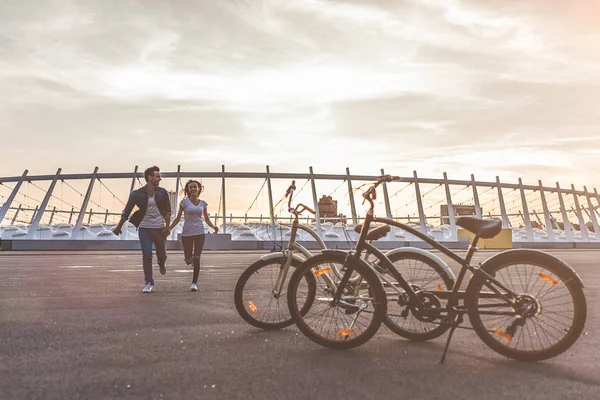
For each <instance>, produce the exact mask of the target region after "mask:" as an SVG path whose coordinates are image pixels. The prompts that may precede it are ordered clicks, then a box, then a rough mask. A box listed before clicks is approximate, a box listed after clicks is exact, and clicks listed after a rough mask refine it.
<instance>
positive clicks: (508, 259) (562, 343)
mask: <svg viewBox="0 0 600 400" xmlns="http://www.w3.org/2000/svg"><path fill="white" fill-rule="evenodd" d="M397 179H398V177H391V176H389V175H386V176H383V177H380V178H379V179H378V180H377V181H376V182H375V183H374V184H372V185H371V187H370V188H369V189H368V190H367V191H366V192H365V193H364V194H363V197H364V200H365V201H367V202H368V203H369V208H368V211H367V214H366V218H365V221H364V224H363V226H362V229H361V232H360V237H359V239H358V242H357V244H356V248H355V250H354V251H352V252H350V253H349V254H347V255H346V256H344V257H343V259H342V257H341V255H340V254H335V253H329V252H324V253H323V254H322V255H319V256H315V257H313V258H310V259H308V260H307V261H305V262H304V263H303V264H302V265H301V266H300V267H299V268H297V269H296V271H295V272H294V273H293V274H292V277H291V278H290V282H289V286H288V306H289V311H290V314H291V315H292V318H293V319H294V322H296V325H297V326H298V328H299V329H300V331H302V333H303V334H304V335H305V336H307V337H308V338H309V339H311V340H312V341H314V342H316V343H318V344H320V345H322V346H325V347H329V348H334V349H347V348H352V347H356V346H358V345H361V344H363V343H365V342H366V341H368V340H369V339H370V338H371V337H372V336H373V335H374V334H375V333H376V332H377V330H378V328H379V326H380V324H381V322H382V320H383V319H384V317H385V311H386V308H387V303H388V301H389V299H388V298H387V297H386V296H388V295H386V293H385V292H384V290H383V287H382V285H381V283H380V281H379V280H378V279H376V278H377V274H376V272H375V271H376V269H377V268H379V269H381V270H384V271H386V272H387V273H389V274H390V275H392V276H393V277H394V279H395V280H396V284H397V286H399V287H400V289H401V292H402V293H401V294H400V295H399V296H398V299H397V300H396V302H397V303H398V305H399V306H400V307H402V315H404V316H407V315H408V314H411V315H412V316H414V317H415V318H416V319H418V320H419V321H423V322H426V323H433V324H436V325H437V326H439V327H440V331H438V332H436V335H437V334H441V333H444V332H445V331H447V330H450V333H449V335H448V338H447V341H446V345H445V347H444V352H443V354H442V358H441V360H440V362H441V363H443V362H444V360H445V357H446V354H447V351H448V348H449V345H450V341H451V338H452V335H453V333H454V331H455V330H456V328H458V327H459V326H460V325H461V324H462V323H463V322H464V314H467V316H468V318H469V321H470V323H471V326H472V328H471V329H473V330H475V332H476V333H477V335H478V336H479V337H480V338H481V340H482V341H483V342H484V343H485V344H486V345H488V346H489V347H490V348H491V349H493V350H494V351H496V352H498V353H500V354H502V355H504V356H506V357H509V358H513V359H516V360H522V361H541V360H545V359H548V358H552V357H555V356H557V355H559V354H561V353H562V352H564V351H566V350H567V349H568V348H570V347H571V346H572V345H573V344H574V343H575V342H576V341H577V339H578V338H579V336H580V335H581V332H582V331H583V328H584V326H585V320H586V315H587V304H586V299H585V294H584V292H583V287H584V285H583V282H582V280H581V278H580V277H579V275H577V273H576V272H575V271H574V270H573V268H571V267H570V266H569V265H567V264H566V263H564V262H563V261H562V260H560V259H558V258H556V257H554V256H551V255H549V254H546V253H543V252H541V251H537V250H527V249H518V250H506V251H502V252H500V253H497V254H495V255H493V256H492V257H490V258H488V259H486V260H485V261H483V262H481V263H479V265H477V266H473V265H471V264H470V263H471V260H472V258H473V255H474V254H475V252H476V250H477V247H476V246H477V243H478V241H479V240H480V239H489V238H493V237H494V236H496V235H497V234H498V233H500V231H501V229H502V222H501V221H500V220H497V219H492V220H479V219H476V218H472V217H460V218H458V219H457V221H456V224H457V225H458V226H461V227H463V228H465V229H466V230H468V231H470V232H472V233H473V234H474V238H473V241H472V243H471V244H470V246H469V248H468V250H467V254H466V256H465V258H462V257H460V256H459V255H457V254H456V253H454V252H452V251H451V250H450V249H448V248H447V247H445V246H443V245H442V244H440V243H438V242H436V241H435V240H433V239H431V238H429V237H428V236H427V235H425V234H423V233H422V232H420V231H418V230H416V229H413V228H411V227H410V226H407V225H405V224H402V223H399V222H396V221H393V220H391V219H386V218H377V217H375V216H374V202H373V200H375V199H376V189H377V187H378V186H379V185H380V184H381V183H383V182H392V181H394V180H397ZM374 222H375V223H377V222H378V223H383V224H385V225H387V226H395V227H398V228H400V229H403V230H405V231H408V232H410V233H412V234H413V235H415V236H417V237H419V238H421V239H422V240H423V241H425V242H426V243H428V244H429V245H431V246H432V247H433V248H435V249H437V250H439V251H440V252H442V253H443V254H445V255H447V256H448V257H450V258H451V259H452V260H454V261H456V262H457V263H459V264H460V266H461V269H460V272H459V274H458V278H457V280H456V282H454V283H453V285H452V286H451V288H450V289H445V290H444V288H442V287H438V288H437V290H422V289H421V288H419V287H415V286H414V285H411V284H409V283H408V282H407V281H406V280H405V278H404V277H403V276H402V274H400V273H399V272H398V271H396V270H395V269H394V268H393V264H392V263H391V261H390V260H389V259H388V258H387V257H386V256H385V255H384V254H383V253H381V252H380V251H379V250H378V249H377V248H375V247H374V246H373V245H371V244H369V243H367V241H366V240H365V238H366V234H367V232H368V231H369V228H370V225H371V223H374ZM364 251H368V252H369V253H371V254H374V255H375V256H376V257H377V258H378V259H379V263H378V265H377V268H375V267H373V266H370V265H369V264H368V263H367V262H365V261H364V260H362V259H361V254H362V252H364ZM331 263H340V265H341V271H343V276H342V278H341V279H340V280H339V282H334V286H332V287H329V288H326V290H324V292H323V293H322V295H321V294H320V296H319V297H317V296H316V295H315V298H314V299H311V298H307V299H305V300H304V303H306V304H311V308H309V309H306V308H305V309H303V310H302V313H300V312H299V310H298V308H297V304H298V294H299V292H298V290H297V287H298V283H299V280H300V279H302V278H303V277H306V276H308V275H310V274H315V272H314V271H319V270H322V269H323V268H321V267H320V265H322V264H325V265H329V264H331ZM528 266H529V267H531V268H528ZM325 268H326V267H325ZM357 271H358V272H360V274H361V276H362V277H363V278H364V282H359V283H358V284H354V286H353V284H352V283H351V280H350V277H351V276H352V274H354V273H356V272H357ZM467 271H470V272H471V273H472V276H471V278H470V280H469V282H468V284H467V287H466V289H465V290H460V287H461V284H462V282H463V280H464V278H465V275H466V272H467ZM365 282H366V285H367V286H368V289H369V290H367V291H366V292H365V290H364V288H363V290H362V291H360V293H359V295H358V296H355V295H352V296H350V295H349V294H348V293H349V292H350V291H351V290H352V289H351V290H349V289H348V288H349V287H350V288H352V287H353V288H354V290H356V288H358V289H359V290H360V289H361V287H362V286H364V284H365ZM538 285H540V286H538ZM509 287H510V288H509ZM396 289H398V288H397V287H396ZM352 294H353V293H352ZM307 295H309V294H307ZM548 296H549V297H548ZM349 300H350V302H353V303H354V304H356V306H355V307H354V308H353V309H352V310H349V308H348V302H349ZM551 300H556V301H557V304H554V303H551V302H550V301H551ZM461 301H462V305H461V304H460V302H461ZM542 301H543V303H542ZM443 303H445V304H443ZM313 309H319V311H314V310H313ZM321 309H323V311H321ZM365 313H369V314H371V315H372V318H371V319H370V321H369V325H368V326H366V327H364V326H360V325H358V324H357V322H358V319H359V316H360V314H365ZM348 314H350V315H353V317H352V318H348V317H347V315H348ZM326 317H327V318H329V319H331V318H336V317H341V318H339V319H340V321H338V320H335V321H326ZM312 324H314V326H312ZM563 325H564V326H563ZM432 336H434V335H432ZM438 336H439V335H438ZM520 345H523V346H527V345H529V346H530V347H532V348H531V349H522V348H520V347H519V346H520Z"/></svg>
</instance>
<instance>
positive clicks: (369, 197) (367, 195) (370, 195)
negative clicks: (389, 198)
mask: <svg viewBox="0 0 600 400" xmlns="http://www.w3.org/2000/svg"><path fill="white" fill-rule="evenodd" d="M399 180H400V177H399V176H392V175H383V176H380V177H379V178H377V181H375V183H373V184H372V185H371V187H370V188H369V189H367V191H365V192H364V193H363V195H362V196H363V198H364V200H363V204H364V202H365V201H368V202H369V203H370V205H371V207H370V208H371V209H373V208H374V207H375V204H374V203H373V200H375V199H377V186H379V185H381V184H382V183H384V182H393V181H399Z"/></svg>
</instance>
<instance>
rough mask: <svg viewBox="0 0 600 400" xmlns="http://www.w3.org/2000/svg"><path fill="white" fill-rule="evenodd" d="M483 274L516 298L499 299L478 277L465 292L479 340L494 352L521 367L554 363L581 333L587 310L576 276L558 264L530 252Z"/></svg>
mask: <svg viewBox="0 0 600 400" xmlns="http://www.w3.org/2000/svg"><path fill="white" fill-rule="evenodd" d="M482 269H483V270H484V271H485V272H487V273H488V274H490V275H491V276H493V277H494V279H496V280H497V281H498V282H499V283H500V284H502V285H504V286H505V287H506V288H508V289H509V290H511V291H512V292H514V293H515V294H516V295H517V296H516V298H515V299H514V300H515V301H516V303H515V304H514V305H511V304H509V303H508V302H507V301H505V300H503V299H500V298H499V296H498V295H496V294H495V293H494V292H493V291H492V290H491V289H490V288H489V287H488V286H487V285H491V286H492V287H494V288H495V289H496V290H499V291H500V292H501V293H506V291H505V290H502V289H501V288H499V287H498V286H497V285H495V284H494V283H493V282H490V283H488V284H487V285H486V278H485V277H484V276H483V274H476V275H474V276H473V278H472V279H471V282H470V283H469V286H468V287H467V293H466V298H465V306H466V307H467V311H468V315H469V320H470V321H471V325H472V326H473V329H474V330H475V332H476V333H477V335H478V336H479V337H480V338H481V340H483V341H484V342H485V343H486V344H487V345H488V346H489V347H491V348H492V349H493V350H495V351H496V352H498V353H500V354H502V355H504V356H506V357H510V358H513V359H516V360H521V361H541V360H545V359H548V358H551V357H555V356H557V355H559V354H561V353H562V352H564V351H565V350H567V349H568V348H569V347H571V346H572V345H573V343H575V341H576V340H577V338H579V335H580V334H581V332H582V331H583V327H584V325H585V320H586V315H587V305H586V300H585V295H584V293H583V288H582V285H581V282H580V280H579V278H578V276H577V275H576V274H575V272H574V271H573V270H571V269H570V268H569V267H568V266H566V265H565V264H563V263H562V262H561V261H560V260H558V259H557V258H555V257H552V256H550V255H548V254H545V253H542V252H539V251H531V250H517V251H509V252H506V253H504V254H501V255H499V256H496V257H494V258H492V259H490V260H489V261H486V262H485V263H484V264H483V266H482Z"/></svg>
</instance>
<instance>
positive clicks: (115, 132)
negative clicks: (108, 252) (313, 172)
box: [0, 0, 600, 186]
mask: <svg viewBox="0 0 600 400" xmlns="http://www.w3.org/2000/svg"><path fill="white" fill-rule="evenodd" d="M559 3H560V2H546V1H527V2H505V1H493V0H491V1H486V2H481V1H472V0H468V1H466V0H464V1H458V0H444V1H441V0H439V1H438V0H436V1H432V0H428V1H425V0H419V1H417V0H414V1H383V0H379V1H372V0H368V1H367V0H362V1H352V2H348V1H324V0H306V1H301V2H290V1H284V0H264V1H262V2H252V1H241V0H237V1H222V2H185V1H181V2H178V3H177V4H176V3H168V2H160V1H155V0H153V1H143V2H142V1H131V2H117V3H103V2H95V1H81V2H76V3H74V2H70V1H57V2H55V3H54V4H53V8H52V11H51V12H49V11H48V9H47V8H44V7H40V6H39V3H38V2H36V1H14V0H9V1H4V2H3V3H2V5H1V6H0V24H1V25H2V27H3V29H2V32H0V90H1V91H2V93H3V95H2V97H0V135H2V137H3V139H4V137H7V136H8V137H10V138H12V139H11V140H10V141H8V144H6V145H5V146H3V149H5V150H6V152H7V154H8V155H7V156H6V161H5V162H3V164H4V165H6V166H7V167H5V166H4V165H3V169H4V171H5V172H3V174H5V175H11V174H19V173H20V172H21V171H22V169H24V168H29V169H30V170H31V171H32V172H33V171H36V170H39V171H40V173H47V172H48V170H50V169H54V168H55V167H58V166H64V165H69V167H70V168H72V169H75V170H77V169H80V170H84V171H87V170H90V169H91V168H92V167H93V166H94V165H100V166H102V164H103V163H106V162H107V160H111V168H114V169H115V170H120V169H124V170H129V169H130V168H131V165H132V163H134V162H135V163H144V162H152V160H156V159H164V164H165V165H166V164H170V165H177V164H188V165H190V166H194V168H206V169H209V170H213V169H215V168H217V169H218V168H220V167H219V166H220V165H221V164H225V165H230V166H231V167H230V168H234V167H235V168H240V169H246V170H262V169H263V168H264V165H265V164H269V165H271V166H272V168H273V169H274V170H276V169H279V170H288V171H289V170H300V171H303V170H306V169H307V168H308V166H309V165H313V166H314V167H315V169H319V170H320V171H323V172H325V171H327V172H338V173H343V172H344V168H345V167H346V166H348V167H350V168H351V170H352V171H353V172H356V173H362V172H365V173H376V172H377V171H379V169H380V168H385V169H386V171H389V172H392V173H396V171H394V169H396V170H397V171H398V173H401V174H403V175H406V174H408V175H410V174H411V173H412V170H414V169H417V170H418V171H419V174H420V175H421V176H427V175H429V174H431V175H432V176H437V175H441V172H443V171H444V170H445V171H447V172H448V173H450V174H451V175H452V176H453V177H454V178H457V179H459V178H461V176H462V177H463V178H464V177H467V176H468V175H469V174H470V173H477V174H478V175H481V176H489V177H491V179H493V178H494V177H495V175H498V174H502V175H505V174H506V176H507V177H508V178H510V179H512V178H514V177H517V176H523V177H524V178H526V179H534V180H535V179H538V178H544V177H546V176H547V177H549V179H552V180H553V179H555V177H556V176H558V175H560V176H562V177H564V179H567V180H572V181H574V182H576V183H585V182H593V181H595V180H597V179H598V178H600V174H597V173H596V172H594V171H596V169H597V168H595V166H594V165H595V164H594V163H595V162H596V161H595V160H596V158H597V152H595V151H593V149H594V148H595V146H594V141H595V140H596V138H597V135H596V128H597V126H598V123H599V122H600V117H598V116H597V112H596V111H595V105H596V104H598V101H599V100H600V87H599V86H598V85H597V82H598V79H599V78H600V68H599V66H600V55H599V54H600V52H599V51H598V50H599V49H600V32H599V30H598V28H597V24H595V22H594V19H593V18H592V14H594V13H593V12H592V11H593V9H594V8H596V7H597V6H596V5H591V6H590V2H585V1H575V2H573V3H572V7H571V5H570V6H569V7H566V6H564V5H562V4H559ZM570 4H571V3H570ZM589 7H591V8H589ZM596 15H597V13H596ZM569 137H574V138H578V139H577V140H571V141H565V139H566V138H569ZM32 143H34V148H32ZM48 152H50V154H51V155H52V157H44V156H43V155H44V154H46V153H48ZM32 154H35V155H37V157H38V158H39V159H40V160H43V161H44V162H42V161H39V162H38V161H35V158H34V159H31V158H29V159H28V161H27V165H25V164H24V163H25V162H24V161H23V158H24V157H25V156H26V155H27V156H29V155H32ZM215 166H216V167H215ZM366 171H369V172H366ZM588 186H592V185H590V184H589V183H588Z"/></svg>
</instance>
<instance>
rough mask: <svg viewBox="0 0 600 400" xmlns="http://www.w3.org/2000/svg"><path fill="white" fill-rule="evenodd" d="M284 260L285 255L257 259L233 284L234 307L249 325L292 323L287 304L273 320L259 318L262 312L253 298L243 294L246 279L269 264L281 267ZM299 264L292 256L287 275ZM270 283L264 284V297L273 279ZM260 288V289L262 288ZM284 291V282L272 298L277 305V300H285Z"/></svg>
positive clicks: (279, 326) (274, 326)
mask: <svg viewBox="0 0 600 400" xmlns="http://www.w3.org/2000/svg"><path fill="white" fill-rule="evenodd" d="M285 261H286V260H285V257H281V258H272V259H269V260H258V261H256V262H255V263H253V264H252V265H250V266H249V267H248V268H246V270H245V271H244V272H243V273H242V275H241V276H240V277H239V278H238V281H237V283H236V286H235V291H234V303H235V308H236V310H237V312H238V314H239V315H240V316H241V317H242V318H243V319H244V321H246V322H247V323H249V324H250V325H252V326H255V327H257V328H260V329H266V330H276V329H282V328H285V327H287V326H290V325H292V324H293V323H294V321H293V319H292V317H291V316H290V315H289V314H288V309H289V308H288V307H287V305H282V306H281V308H282V309H283V311H284V312H285V316H284V315H283V314H280V319H278V320H274V321H264V320H261V319H260V318H258V316H259V315H263V314H261V313H259V309H258V308H257V307H256V305H255V304H254V302H252V300H253V299H252V300H251V299H249V298H248V297H247V296H245V291H246V285H247V284H248V281H249V280H250V279H251V278H252V277H254V276H255V274H257V273H260V271H261V270H262V269H264V268H266V267H269V266H279V267H281V265H283V264H284V263H285ZM301 264H302V263H301V262H300V261H299V260H296V259H295V258H292V262H291V265H290V270H288V277H289V276H291V275H292V271H293V270H292V269H296V268H297V267H299V266H300V265H301ZM309 279H310V278H309ZM270 283H271V284H270V285H269V284H266V285H265V298H266V297H267V296H268V295H272V290H273V281H271V282H270ZM260 290H261V291H262V288H261V289H260ZM286 291H287V289H286V287H285V283H284V286H283V290H282V294H281V295H280V297H279V298H277V299H275V298H273V299H274V300H275V301H277V305H278V304H279V300H282V299H283V300H285V301H287V297H286ZM249 302H250V303H249ZM308 306H310V304H308ZM277 307H279V306H277ZM262 309H263V308H262V307H261V308H260V311H261V312H262Z"/></svg>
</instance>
